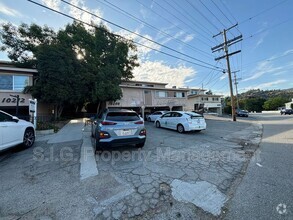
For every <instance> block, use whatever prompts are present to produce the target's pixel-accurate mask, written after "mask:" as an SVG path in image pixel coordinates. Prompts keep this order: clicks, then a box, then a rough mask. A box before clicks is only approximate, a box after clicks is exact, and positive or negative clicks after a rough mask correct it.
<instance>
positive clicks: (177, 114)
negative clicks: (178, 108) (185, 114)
mask: <svg viewBox="0 0 293 220" xmlns="http://www.w3.org/2000/svg"><path fill="white" fill-rule="evenodd" d="M181 116H182V114H180V113H179V112H172V114H171V117H181Z"/></svg>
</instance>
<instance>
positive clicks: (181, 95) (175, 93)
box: [174, 92, 185, 98]
mask: <svg viewBox="0 0 293 220" xmlns="http://www.w3.org/2000/svg"><path fill="white" fill-rule="evenodd" d="M174 97H177V98H184V97H185V93H184V92H174Z"/></svg>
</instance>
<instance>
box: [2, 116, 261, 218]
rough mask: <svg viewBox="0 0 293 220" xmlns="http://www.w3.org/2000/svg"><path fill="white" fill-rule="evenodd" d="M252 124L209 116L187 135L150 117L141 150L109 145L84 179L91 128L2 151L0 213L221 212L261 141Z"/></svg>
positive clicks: (141, 215)
mask: <svg viewBox="0 0 293 220" xmlns="http://www.w3.org/2000/svg"><path fill="white" fill-rule="evenodd" d="M250 122H252V121H251V119H243V120H240V121H238V122H231V121H230V119H227V118H218V117H211V118H208V119H207V130H205V131H202V132H190V133H184V134H179V133H177V132H176V131H173V130H167V129H162V128H155V127H154V125H153V123H150V122H146V128H147V142H146V144H145V146H144V147H143V148H142V149H137V148H135V147H133V146H127V147H119V148H112V149H109V150H108V149H107V150H104V151H103V152H102V153H101V154H98V155H95V157H94V160H95V164H93V163H91V164H92V165H89V166H94V169H95V170H96V171H95V172H96V173H95V174H94V175H90V176H89V177H87V178H81V176H82V173H81V170H82V167H84V165H83V162H82V161H84V160H86V162H88V161H90V158H91V154H88V155H86V159H85V158H81V153H80V152H81V150H80V149H81V148H80V147H81V146H82V144H88V143H91V139H90V130H89V126H86V127H85V128H84V131H83V138H82V140H75V141H67V142H60V143H51V144H50V143H48V142H46V141H45V139H44V140H43V139H42V140H41V141H37V142H36V144H35V146H34V147H33V148H30V149H27V150H24V151H18V150H10V151H9V152H4V153H1V155H0V157H1V159H0V167H1V169H0V178H1V184H0V187H1V191H0V196H1V198H3V199H1V201H0V217H3V218H4V217H6V218H8V217H9V218H12V219H13V217H14V218H16V219H17V218H19V217H21V218H23V219H32V218H38V219H40V217H46V218H49V219H80V218H86V219H108V218H109V219H121V218H122V219H125V218H131V217H133V218H134V219H150V218H152V219H168V218H179V217H180V218H183V219H196V217H198V218H200V216H201V215H202V214H208V215H211V216H218V215H221V213H222V211H223V210H224V209H223V207H224V205H225V202H226V201H227V200H228V199H229V194H230V193H231V187H232V188H233V184H236V183H237V180H238V178H241V176H242V175H243V173H242V171H243V170H245V166H246V165H247V161H248V159H249V158H250V156H251V154H252V152H253V151H254V150H255V149H256V147H257V144H258V142H259V141H260V135H261V126H259V125H258V124H255V123H250ZM88 145H89V144H88ZM86 147H88V149H89V147H90V146H86ZM83 156H84V155H83ZM91 168H93V167H89V168H87V169H86V170H87V171H88V170H90V169H91ZM203 189H205V190H203ZM202 192H203V193H205V194H203V195H201V194H200V193H202ZM194 195H197V196H198V199H194V197H195V196H194ZM203 198H204V199H203ZM26 201H29V202H26ZM210 201H214V202H213V204H212V205H211V203H210Z"/></svg>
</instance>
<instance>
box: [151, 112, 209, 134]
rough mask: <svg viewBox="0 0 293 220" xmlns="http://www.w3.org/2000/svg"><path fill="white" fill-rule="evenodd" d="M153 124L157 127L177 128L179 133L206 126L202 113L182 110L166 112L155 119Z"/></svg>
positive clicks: (201, 128)
mask: <svg viewBox="0 0 293 220" xmlns="http://www.w3.org/2000/svg"><path fill="white" fill-rule="evenodd" d="M155 125H156V127H157V128H160V127H164V128H170V129H174V130H177V131H178V132H179V133H183V132H185V131H201V130H205V129H206V127H207V125H206V122H205V119H204V118H203V116H202V115H200V114H197V113H194V112H184V111H172V112H167V113H165V114H163V115H162V116H161V117H159V118H158V119H157V120H156V121H155Z"/></svg>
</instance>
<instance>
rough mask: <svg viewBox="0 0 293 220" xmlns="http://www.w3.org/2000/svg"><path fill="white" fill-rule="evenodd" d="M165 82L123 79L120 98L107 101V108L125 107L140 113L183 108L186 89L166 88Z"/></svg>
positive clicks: (185, 101) (185, 99) (185, 100)
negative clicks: (114, 100)
mask: <svg viewBox="0 0 293 220" xmlns="http://www.w3.org/2000/svg"><path fill="white" fill-rule="evenodd" d="M166 86H167V83H158V82H146V81H124V82H122V83H121V85H120V87H121V89H122V94H123V96H122V98H121V99H120V100H117V101H116V102H108V103H107V107H108V108H127V109H133V110H135V111H137V112H140V113H141V115H144V114H145V113H151V112H154V111H158V110H168V111H171V110H178V111H179V110H185V107H186V104H187V92H188V89H186V88H184V89H182V88H176V87H175V86H174V87H172V88H167V87H166Z"/></svg>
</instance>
